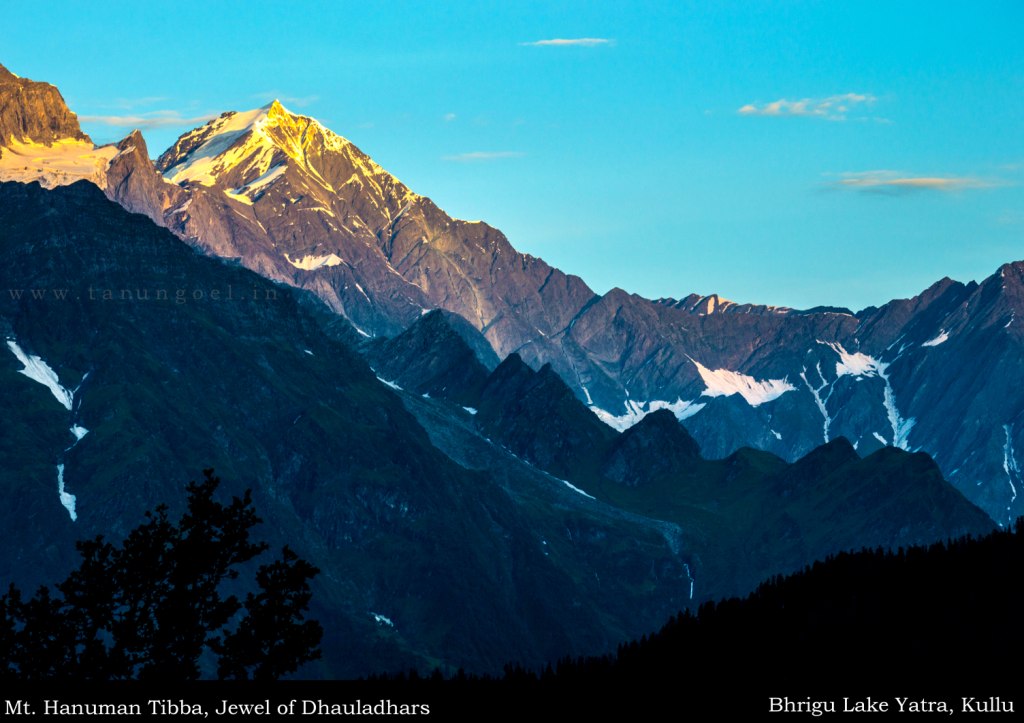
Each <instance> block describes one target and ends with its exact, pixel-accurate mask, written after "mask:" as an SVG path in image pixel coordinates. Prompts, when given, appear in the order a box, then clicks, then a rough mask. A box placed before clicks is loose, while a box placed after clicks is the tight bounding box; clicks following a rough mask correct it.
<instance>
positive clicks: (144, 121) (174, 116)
mask: <svg viewBox="0 0 1024 723" xmlns="http://www.w3.org/2000/svg"><path fill="white" fill-rule="evenodd" d="M216 117H217V116H216V115H201V116H195V117H192V118H186V117H184V116H182V115H181V113H180V112H179V111H176V110H155V111H153V112H151V113H142V114H140V115H80V116H78V120H79V121H81V122H82V123H101V124H103V125H108V126H114V127H117V128H166V127H169V126H190V125H192V126H194V125H197V124H199V123H205V122H206V121H208V120H211V119H213V118H216Z"/></svg>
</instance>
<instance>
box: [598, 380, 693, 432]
mask: <svg viewBox="0 0 1024 723" xmlns="http://www.w3.org/2000/svg"><path fill="white" fill-rule="evenodd" d="M583 391H584V393H585V394H586V395H587V401H588V402H590V393H589V392H587V390H586V387H584V388H583ZM588 406H589V407H590V411H592V412H593V413H594V414H596V415H597V418H598V419H600V420H601V421H602V422H604V423H605V424H607V425H608V426H609V427H611V428H612V429H617V430H619V431H620V432H625V431H626V430H627V429H629V428H630V427H632V426H633V425H634V424H636V423H637V422H639V421H640V420H641V419H643V418H644V417H646V416H647V415H648V414H650V413H651V412H656V411H657V410H659V409H667V410H669V411H670V412H672V414H674V415H676V419H678V420H679V421H682V420H684V419H689V418H690V417H692V416H693V415H694V414H696V413H697V412H699V411H700V410H702V409H703V408H704V407H705V406H707V405H705V404H703V403H698V402H693V401H686V400H684V399H681V398H677V399H676V401H674V402H667V401H664V400H662V399H656V400H654V401H653V402H638V401H636V400H634V399H627V400H626V413H625V414H620V415H615V414H612V413H611V412H609V411H607V410H604V409H601V408H600V407H597V406H595V405H593V404H588Z"/></svg>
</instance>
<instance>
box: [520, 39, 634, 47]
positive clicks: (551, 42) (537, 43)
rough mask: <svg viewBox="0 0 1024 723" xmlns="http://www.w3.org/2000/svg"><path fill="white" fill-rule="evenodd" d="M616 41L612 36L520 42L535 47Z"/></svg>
mask: <svg viewBox="0 0 1024 723" xmlns="http://www.w3.org/2000/svg"><path fill="white" fill-rule="evenodd" d="M614 42H615V41H614V40H612V39H611V38H551V39H549V40H532V41H530V42H528V43H519V44H520V45H532V46H534V47H545V46H554V47H564V46H567V45H581V46H584V47H593V46H595V45H611V44H613V43H614Z"/></svg>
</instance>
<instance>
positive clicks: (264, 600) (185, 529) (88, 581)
mask: <svg viewBox="0 0 1024 723" xmlns="http://www.w3.org/2000/svg"><path fill="white" fill-rule="evenodd" d="M219 484H220V480H219V479H218V478H217V477H215V476H214V475H213V471H212V470H206V471H205V472H204V479H203V481H202V482H199V483H196V482H191V483H190V484H189V486H188V488H187V492H188V505H187V510H186V512H185V514H184V515H182V517H181V519H180V520H179V521H178V523H177V524H174V523H172V522H171V521H170V520H169V519H168V517H167V507H166V505H161V506H159V507H157V508H156V510H155V511H153V512H147V513H146V521H145V522H144V523H143V524H141V525H139V526H138V527H136V528H135V529H134V530H132V531H131V532H130V533H129V535H128V537H127V538H126V539H125V540H124V542H122V543H121V544H120V545H113V544H111V543H109V542H106V541H104V540H103V538H102V537H97V538H96V539H94V540H85V541H81V542H79V543H77V549H78V552H79V554H80V555H81V557H82V562H81V564H80V565H79V567H78V569H77V570H75V571H74V572H72V573H71V574H70V575H69V576H68V578H67V579H66V580H65V581H64V582H62V583H60V584H59V585H57V586H56V590H57V593H59V594H58V595H55V594H54V593H51V591H50V589H49V588H47V587H42V588H40V589H39V591H38V592H37V593H36V594H35V596H34V597H32V598H30V599H27V600H26V599H24V597H23V595H22V593H21V591H19V590H18V589H17V588H16V587H14V586H13V585H12V586H11V588H10V589H9V591H8V593H7V594H6V595H4V596H3V597H2V598H0V666H2V667H0V676H3V677H7V678H12V679H18V680H39V679H53V678H78V679H91V680H126V679H158V680H161V681H169V680H194V679H196V678H198V677H200V672H201V671H200V659H201V657H202V656H203V655H204V653H205V652H206V651H211V652H213V653H214V654H217V655H218V656H219V660H218V671H217V672H218V674H219V675H220V677H222V678H223V677H227V678H241V679H247V678H249V677H253V678H259V679H269V678H277V677H279V676H281V675H285V674H287V673H291V672H294V671H295V670H297V669H298V667H299V666H300V665H302V663H304V662H306V661H309V660H313V659H315V658H318V657H320V650H319V644H320V638H321V637H322V635H323V629H322V628H321V626H320V624H319V623H317V622H315V621H311V620H309V621H306V620H303V617H304V613H305V612H306V610H308V607H309V600H310V596H311V593H310V589H309V580H311V579H312V578H313V577H314V576H315V575H316V574H317V573H318V572H319V570H318V569H317V568H315V567H313V566H312V565H310V564H309V563H308V562H306V561H304V560H300V559H299V558H298V557H297V556H296V555H295V553H293V552H292V551H291V550H289V549H288V548H285V549H284V552H283V557H282V559H281V560H278V561H276V562H273V563H270V564H267V565H263V566H261V567H260V568H259V571H258V572H257V575H256V581H257V584H258V585H259V587H260V590H261V591H260V592H259V593H249V594H248V596H247V598H246V600H245V604H244V606H243V604H242V603H241V602H240V601H239V600H238V598H237V597H236V596H235V595H227V596H225V595H224V589H223V588H224V583H225V582H227V581H229V580H235V579H237V578H238V575H239V572H238V567H239V566H240V565H242V564H244V563H246V562H249V561H250V560H253V559H254V558H255V557H257V556H258V555H260V554H261V553H262V552H264V551H265V550H266V549H267V544H266V543H264V542H253V541H251V540H250V530H251V528H252V527H253V526H254V525H256V524H258V523H259V522H260V519H259V517H257V516H256V513H255V511H254V510H253V507H252V497H251V494H250V492H249V491H246V493H245V495H244V496H243V497H242V498H238V497H235V498H233V499H232V501H231V503H230V504H227V505H225V504H222V503H220V502H218V501H217V500H216V499H214V493H215V492H216V490H217V487H218V485H219ZM243 609H244V612H245V614H244V615H243V616H241V618H240V619H238V613H240V612H241V611H242V610H243ZM234 620H237V623H236V624H235V625H234V626H231V625H230V623H232V621H234Z"/></svg>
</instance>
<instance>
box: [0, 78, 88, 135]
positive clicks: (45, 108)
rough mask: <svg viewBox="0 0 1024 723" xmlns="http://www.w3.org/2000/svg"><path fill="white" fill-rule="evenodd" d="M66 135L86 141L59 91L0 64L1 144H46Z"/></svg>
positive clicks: (75, 118) (76, 119)
mask: <svg viewBox="0 0 1024 723" xmlns="http://www.w3.org/2000/svg"><path fill="white" fill-rule="evenodd" d="M66 138H70V139H75V140H79V141H88V140H89V137H88V136H86V135H85V134H84V133H82V129H81V128H79V126H78V118H77V117H75V114H74V113H72V112H71V111H70V110H68V107H67V104H65V103H64V98H62V97H61V94H60V91H58V90H57V89H56V88H55V87H53V86H52V85H50V84H49V83H37V82H35V81H32V80H29V79H28V78H20V77H18V76H17V75H15V74H14V73H12V72H11V71H9V70H8V69H7V68H5V67H4V66H2V65H0V146H6V145H7V144H8V143H10V142H11V141H17V142H22V143H29V142H31V143H37V144H41V145H45V146H49V145H52V144H53V143H54V141H59V140H62V139H66Z"/></svg>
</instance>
